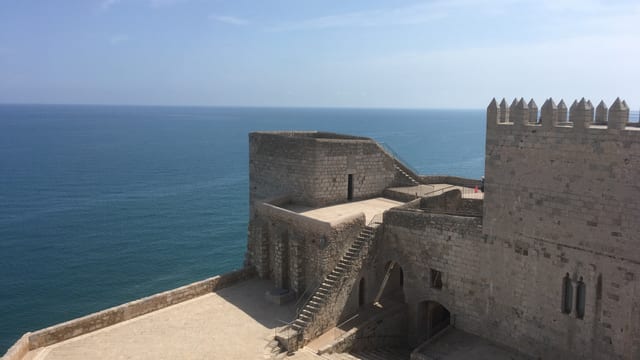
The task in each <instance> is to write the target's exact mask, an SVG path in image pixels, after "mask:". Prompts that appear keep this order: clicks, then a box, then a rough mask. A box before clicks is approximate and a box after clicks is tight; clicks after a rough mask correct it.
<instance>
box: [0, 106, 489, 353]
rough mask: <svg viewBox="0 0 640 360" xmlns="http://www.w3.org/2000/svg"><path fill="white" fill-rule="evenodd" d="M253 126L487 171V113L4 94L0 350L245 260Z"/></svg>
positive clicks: (0, 111)
mask: <svg viewBox="0 0 640 360" xmlns="http://www.w3.org/2000/svg"><path fill="white" fill-rule="evenodd" d="M256 130H322V131H332V132H340V133H348V134H354V135H362V136H368V137H372V138H374V139H376V140H378V141H381V142H385V143H387V144H388V145H390V146H391V147H392V148H393V149H394V150H395V151H396V152H397V153H398V154H400V156H401V157H402V158H403V159H404V160H405V161H406V162H408V163H409V164H410V165H412V166H413V167H414V168H416V169H417V170H419V171H420V172H421V173H423V174H451V175H459V176H464V177H473V178H479V177H480V176H482V174H483V171H484V170H483V169H484V136H485V120H484V111H483V110H379V109H376V110H366V109H284V108H282V109H279V108H266V109H265V108H204V107H132V106H127V107H125V106H123V107H118V106H48V105H47V106H44V105H43V106H33V105H28V106H27V105H25V106H12V105H0V355H2V354H3V353H4V352H5V351H6V350H7V348H8V347H9V346H10V345H11V344H12V343H13V342H14V341H15V340H17V339H18V338H19V337H20V336H21V335H22V334H23V333H24V332H26V331H32V330H37V329H40V328H43V327H46V326H49V325H52V324H56V323H59V322H62V321H66V320H69V319H72V318H75V317H78V316H82V315H86V314H88V313H91V312H94V311H98V310H101V309H104V308H107V307H110V306H114V305H118V304H121V303H123V302H127V301H130V300H134V299H137V298H140V297H143V296H147V295H150V294H153V293H157V292H160V291H164V290H168V289H171V288H175V287H177V286H181V285H185V284H187V283H190V282H193V281H196V280H201V279H204V278H207V277H210V276H213V275H215V274H219V273H223V272H226V271H229V270H232V269H236V268H239V267H241V266H242V262H243V259H244V251H245V245H246V234H247V214H248V133H249V132H250V131H256Z"/></svg>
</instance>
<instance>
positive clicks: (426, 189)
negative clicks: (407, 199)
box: [389, 184, 484, 199]
mask: <svg viewBox="0 0 640 360" xmlns="http://www.w3.org/2000/svg"><path fill="white" fill-rule="evenodd" d="M454 189H457V190H460V191H461V192H462V197H463V198H465V199H484V193H483V192H482V191H480V190H477V191H476V189H475V188H470V187H464V186H456V185H451V184H428V185H424V184H421V185H416V186H405V187H395V188H389V190H391V191H396V192H401V193H405V194H410V195H418V196H436V195H441V194H443V193H445V192H447V191H450V190H454Z"/></svg>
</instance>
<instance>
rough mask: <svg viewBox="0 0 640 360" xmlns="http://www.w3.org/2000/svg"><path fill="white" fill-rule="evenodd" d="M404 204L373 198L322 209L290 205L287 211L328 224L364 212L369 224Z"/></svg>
mask: <svg viewBox="0 0 640 360" xmlns="http://www.w3.org/2000/svg"><path fill="white" fill-rule="evenodd" d="M402 204H403V203H401V202H399V201H394V200H390V199H386V198H383V197H378V198H373V199H368V200H362V201H352V202H348V203H344V204H338V205H333V206H326V207H321V208H311V207H307V206H301V205H288V206H287V207H286V209H287V210H291V211H295V212H297V213H298V214H301V215H304V216H308V217H310V218H314V219H317V220H322V221H326V222H332V221H335V220H338V219H340V218H342V217H345V216H349V215H356V214H358V213H361V212H363V213H364V214H365V216H366V218H367V219H366V221H367V223H368V222H369V221H371V219H372V218H373V217H374V216H375V215H377V214H381V213H383V212H384V211H385V210H388V209H390V208H392V207H396V206H399V205H402Z"/></svg>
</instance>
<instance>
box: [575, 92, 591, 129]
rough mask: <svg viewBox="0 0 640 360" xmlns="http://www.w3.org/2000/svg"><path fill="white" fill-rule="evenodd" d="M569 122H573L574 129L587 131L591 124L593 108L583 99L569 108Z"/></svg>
mask: <svg viewBox="0 0 640 360" xmlns="http://www.w3.org/2000/svg"><path fill="white" fill-rule="evenodd" d="M571 107H572V110H571V113H570V114H569V116H570V118H569V121H571V122H573V127H574V129H588V128H589V127H591V124H593V106H592V105H591V103H590V102H588V101H587V100H585V99H584V98H582V99H580V102H578V103H577V104H576V105H575V106H573V105H572V106H571Z"/></svg>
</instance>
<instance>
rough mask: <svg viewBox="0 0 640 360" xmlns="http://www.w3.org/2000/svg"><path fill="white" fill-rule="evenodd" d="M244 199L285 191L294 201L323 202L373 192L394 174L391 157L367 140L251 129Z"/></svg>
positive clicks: (331, 201) (344, 199)
mask: <svg viewBox="0 0 640 360" xmlns="http://www.w3.org/2000/svg"><path fill="white" fill-rule="evenodd" d="M249 144H250V145H249V146H250V167H249V181H250V187H251V188H250V199H251V203H252V204H253V203H254V202H255V201H259V200H265V199H268V198H271V197H276V196H281V195H287V194H288V195H291V199H292V201H293V202H295V203H299V204H305V205H310V206H325V205H329V204H335V203H341V202H346V201H347V194H348V192H347V189H348V175H349V174H351V175H352V181H353V199H354V200H357V199H365V198H370V197H374V196H379V195H380V194H382V191H383V190H384V189H385V188H387V187H389V186H391V185H392V184H393V183H394V181H395V179H396V172H397V171H396V169H395V167H394V160H393V158H391V157H390V156H389V155H388V154H387V153H385V152H384V151H383V150H382V148H380V146H379V145H378V144H377V143H376V142H374V141H373V140H370V139H366V138H355V137H353V138H350V137H344V136H338V135H335V134H323V133H251V134H250V135H249Z"/></svg>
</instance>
